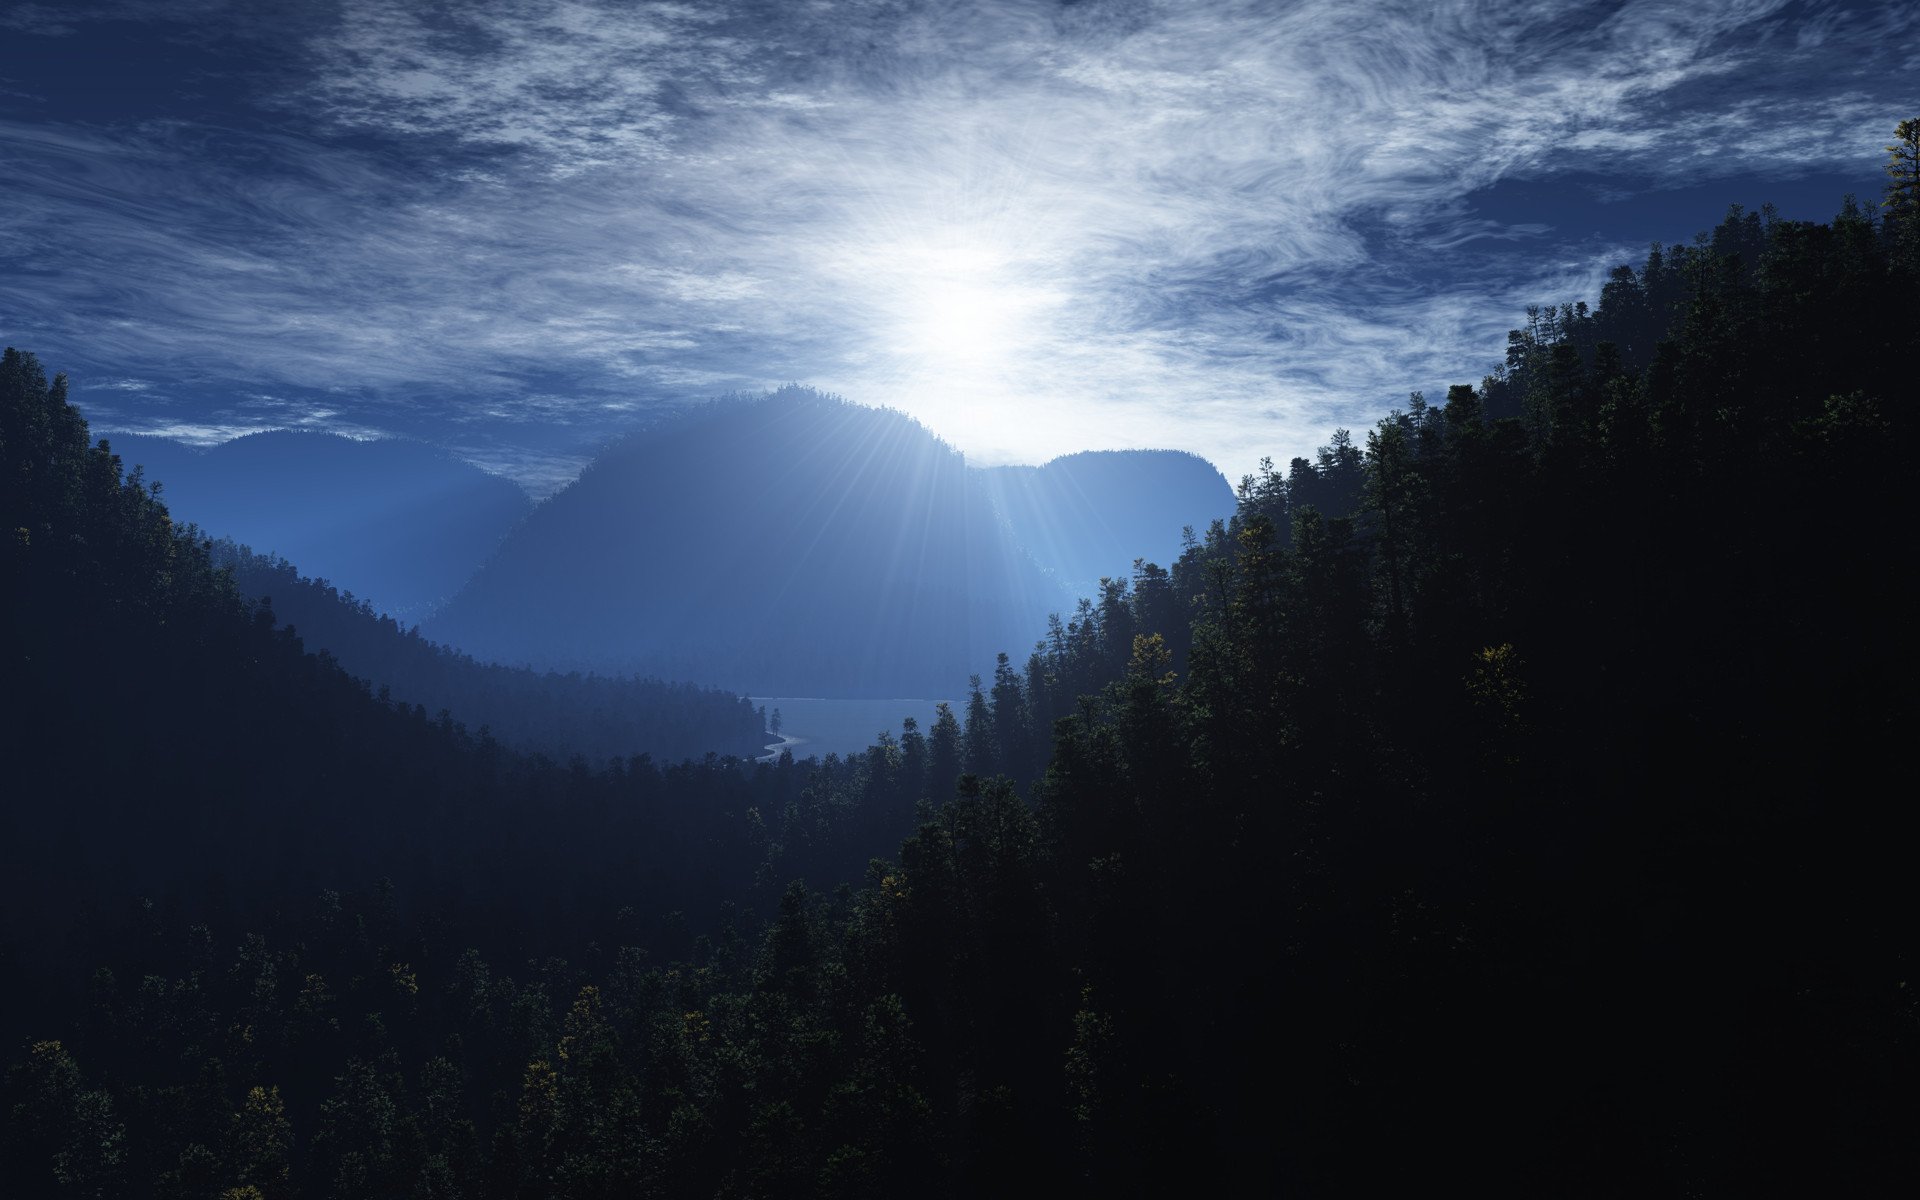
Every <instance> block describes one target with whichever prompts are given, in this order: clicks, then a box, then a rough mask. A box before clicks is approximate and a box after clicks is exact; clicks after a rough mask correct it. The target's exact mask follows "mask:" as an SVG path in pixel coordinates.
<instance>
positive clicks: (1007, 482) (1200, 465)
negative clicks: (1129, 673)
mask: <svg viewBox="0 0 1920 1200" xmlns="http://www.w3.org/2000/svg"><path fill="white" fill-rule="evenodd" d="M975 474H976V476H977V478H978V479H979V480H980V482H981V484H982V486H983V487H984V488H985V490H986V492H987V495H988V496H989V497H990V498H991V500H992V501H993V505H994V508H995V509H996V510H997V511H998V512H999V513H1000V514H1001V515H1002V516H1003V517H1005V518H1006V521H1007V524H1008V526H1009V527H1010V528H1011V529H1012V530H1013V536H1014V538H1015V540H1016V541H1018V542H1019V544H1020V546H1021V548H1022V549H1024V550H1026V552H1027V553H1028V554H1029V555H1031V556H1032V557H1033V559H1034V560H1035V561H1036V562H1038V563H1039V564H1040V565H1041V566H1043V567H1045V568H1046V569H1047V570H1049V571H1051V572H1053V573H1054V575H1055V576H1056V577H1057V578H1058V579H1059V580H1060V581H1061V583H1062V584H1064V585H1065V586H1066V587H1067V589H1068V590H1070V591H1071V592H1073V593H1074V594H1075V595H1079V596H1091V595H1093V594H1094V593H1095V591H1096V590H1097V588H1098V586H1099V582H1100V579H1101V577H1103V576H1107V577H1112V578H1124V577H1126V576H1128V575H1130V574H1131V573H1132V571H1133V560H1134V559H1136V558H1145V559H1147V560H1149V561H1151V562H1156V563H1159V564H1160V565H1161V566H1167V565H1168V564H1170V563H1172V562H1173V560H1175V559H1177V558H1179V557H1180V537H1181V530H1182V529H1183V528H1184V527H1185V526H1187V525H1191V526H1193V527H1194V529H1195V530H1196V531H1197V532H1200V533H1204V532H1205V531H1206V528H1207V525H1208V524H1209V523H1210V522H1212V521H1214V520H1216V519H1225V518H1227V517H1231V516H1232V515H1233V511H1234V495H1233V489H1232V488H1231V487H1229V486H1228V485H1227V481H1226V479H1225V478H1223V477H1222V476H1221V474H1220V472H1219V471H1217V470H1215V469H1214V466H1213V464H1212V463H1210V462H1208V461H1207V460H1206V459H1204V458H1201V457H1199V456H1198V455H1194V454H1186V453H1183V452H1181V451H1177V450H1094V451H1087V452H1085V453H1081V454H1069V455H1066V456H1064V457H1061V458H1056V459H1054V460H1053V461H1052V462H1049V463H1047V464H1046V465H1045V466H1039V467H987V468H982V469H978V470H976V472H975Z"/></svg>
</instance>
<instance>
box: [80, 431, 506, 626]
mask: <svg viewBox="0 0 1920 1200" xmlns="http://www.w3.org/2000/svg"><path fill="white" fill-rule="evenodd" d="M114 446H115V448H116V449H117V450H118V451H119V453H120V456H121V458H122V460H123V461H124V462H125V463H126V464H127V467H128V469H129V470H131V469H133V468H135V467H140V466H144V467H146V468H147V470H146V476H147V478H148V479H150V480H158V481H160V482H161V483H163V484H164V485H165V496H166V502H167V508H168V510H169V511H170V512H171V513H172V514H173V517H174V519H175V520H178V521H183V522H186V521H190V522H192V523H194V524H196V525H199V526H200V527H201V528H202V529H204V530H206V531H207V532H208V533H210V534H212V535H213V536H215V537H224V538H231V539H232V540H233V541H235V542H237V543H239V544H241V545H243V546H251V547H253V548H254V549H255V550H258V551H260V552H261V553H263V554H276V555H279V556H280V557H282V558H284V559H286V560H287V561H289V562H291V563H293V564H294V565H295V566H297V567H299V568H300V570H301V571H303V572H305V573H306V574H307V575H308V576H310V577H311V578H314V579H323V580H326V581H327V582H329V583H331V584H333V585H334V586H335V587H337V588H339V589H340V590H341V591H343V592H347V593H350V594H352V595H353V596H355V597H357V598H358V599H361V600H366V601H369V602H371V603H372V604H373V606H374V607H375V608H377V609H379V610H380V611H381V612H384V613H388V614H390V615H392V616H394V617H396V618H398V619H400V620H403V621H418V620H420V619H421V618H423V617H425V616H426V615H427V614H428V613H429V612H431V611H432V610H433V608H434V607H435V606H436V605H438V604H439V603H441V602H442V601H444V600H446V599H447V598H448V597H449V596H452V595H453V594H454V592H456V591H458V590H459V588H460V585H461V584H463V583H465V582H466V581H467V579H468V577H469V576H471V575H472V574H473V573H474V571H476V570H478V569H479V567H480V564H481V563H483V562H485V561H486V558H487V555H489V554H491V553H492V552H493V549H494V547H495V546H496V545H498V544H499V541H500V539H501V537H502V536H503V535H504V534H505V533H506V531H507V530H508V529H509V528H511V527H512V526H513V524H514V522H516V521H518V520H519V519H520V518H521V517H523V516H525V515H526V514H527V513H528V512H529V511H530V510H531V509H532V507H533V505H532V503H531V502H530V501H529V500H528V499H527V495H526V493H525V492H523V491H521V490H520V488H519V486H518V485H517V484H515V483H513V482H512V481H511V480H507V479H503V478H501V477H500V476H498V475H489V474H488V473H487V472H485V471H482V470H480V469H479V468H478V467H475V466H473V465H472V464H470V463H467V462H463V461H462V460H460V459H458V458H455V457H454V456H453V455H451V454H448V453H446V452H445V451H442V450H437V449H434V448H433V447H431V446H426V445H423V444H421V443H419V442H410V441H406V440H404V439H399V438H391V439H384V440H379V441H362V440H357V439H354V438H347V437H340V436H338V435H335V434H329V433H307V432H297V431H292V430H278V431H274V432H269V433H255V434H249V435H247V436H245V437H239V438H235V439H233V440H232V441H229V442H223V443H221V444H220V445H218V446H215V447H213V448H211V449H208V450H194V449H191V448H188V447H183V446H181V445H179V444H178V443H175V442H169V441H166V440H164V439H161V438H152V437H119V438H115V439H114Z"/></svg>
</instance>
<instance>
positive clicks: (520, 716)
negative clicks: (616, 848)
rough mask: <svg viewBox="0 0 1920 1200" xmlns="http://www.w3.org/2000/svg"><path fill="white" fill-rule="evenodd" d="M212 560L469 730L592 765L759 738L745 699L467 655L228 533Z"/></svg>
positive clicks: (744, 744)
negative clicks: (244, 544)
mask: <svg viewBox="0 0 1920 1200" xmlns="http://www.w3.org/2000/svg"><path fill="white" fill-rule="evenodd" d="M213 560H214V562H215V563H217V564H218V565H220V566H223V567H227V568H228V569H230V570H231V571H232V572H233V576H234V583H235V585H236V586H238V587H239V589H240V593H241V595H243V596H246V597H248V598H250V599H261V600H270V601H271V602H272V609H273V614H274V617H275V619H276V623H277V624H279V625H280V626H282V627H290V628H292V629H293V630H294V631H295V632H296V633H298V634H299V635H300V639H301V641H302V642H303V643H305V645H306V648H307V649H308V650H311V651H320V650H325V651H326V652H327V653H329V654H331V655H332V656H333V657H334V659H335V660H336V661H338V662H339V664H340V665H341V667H343V668H344V669H345V670H346V671H347V673H348V674H350V675H352V676H354V677H355V678H358V679H364V680H366V681H367V682H368V683H370V684H371V685H373V686H374V687H375V688H378V689H380V690H381V691H382V692H383V693H386V694H390V695H391V697H392V699H393V700H394V701H395V702H397V703H401V704H406V705H415V706H418V707H420V708H424V709H425V710H426V711H427V712H428V714H430V715H431V714H438V713H440V712H443V711H444V712H448V713H450V714H451V715H452V717H453V718H454V720H456V721H459V722H461V723H463V724H464V725H466V726H467V728H468V729H471V730H473V731H475V732H478V731H479V730H481V729H483V728H484V729H486V730H488V731H489V732H490V733H491V734H492V735H493V736H494V737H496V738H498V739H500V740H501V741H503V742H505V743H506V744H508V745H510V746H513V747H515V748H517V749H520V750H526V751H529V752H537V753H542V754H547V755H550V756H552V757H553V758H555V759H558V760H560V761H565V760H567V759H568V758H569V757H571V756H573V755H576V754H578V755H580V756H582V757H584V758H586V759H587V760H588V761H589V762H592V763H602V762H605V761H606V760H607V759H609V758H616V757H625V756H630V755H635V754H641V753H647V754H651V755H653V757H654V758H655V759H656V760H657V761H660V762H677V761H679V760H681V759H687V758H695V759H697V758H700V757H702V756H703V755H705V754H707V753H708V752H710V751H711V752H714V753H718V754H734V755H740V756H743V757H750V756H752V755H756V754H758V753H760V751H761V749H762V748H763V747H764V745H765V744H766V742H767V741H768V740H769V738H768V735H767V734H766V732H765V729H766V725H765V721H764V720H763V718H762V717H761V716H760V714H759V713H757V712H756V711H755V709H754V707H753V705H752V704H751V703H749V702H748V701H747V700H746V699H745V698H744V697H741V696H736V695H732V694H730V693H727V692H722V691H717V690H715V689H712V688H704V687H698V686H695V685H694V684H690V683H667V682H664V681H662V680H658V679H635V678H631V677H609V676H604V675H580V674H567V675H560V674H555V673H552V672H537V671H530V670H526V669H524V668H516V667H502V666H496V665H494V664H492V663H483V662H476V661H475V660H473V659H472V658H469V657H467V656H466V655H464V654H461V653H459V652H458V651H455V650H451V649H448V648H447V647H445V646H439V645H435V644H434V643H433V642H430V641H428V640H427V639H426V638H424V637H422V636H420V632H419V630H418V629H408V628H406V627H405V626H403V625H401V624H399V623H398V622H396V621H395V620H394V619H393V618H392V617H387V616H382V615H381V614H379V613H378V612H375V611H374V610H373V609H372V608H371V607H370V606H369V605H368V604H367V603H366V602H365V601H360V602H358V603H356V602H354V601H351V600H348V599H347V598H346V597H345V596H342V595H341V594H340V593H339V592H337V591H336V590H334V589H333V588H332V587H329V586H328V585H326V584H324V583H320V582H317V581H315V580H312V579H305V578H302V577H301V575H300V573H299V571H298V570H296V569H295V568H294V567H293V566H292V565H291V564H290V563H288V562H287V561H286V560H285V559H280V558H269V557H266V556H264V555H259V554H254V553H252V552H250V551H248V550H247V549H246V548H245V547H242V546H236V545H234V544H233V543H232V542H219V543H216V544H215V545H214V546H213Z"/></svg>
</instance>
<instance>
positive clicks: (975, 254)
mask: <svg viewBox="0 0 1920 1200" xmlns="http://www.w3.org/2000/svg"><path fill="white" fill-rule="evenodd" d="M882 270H883V272H884V277H885V284H884V285H883V286H884V288H885V292H886V293H887V295H886V301H885V303H886V307H887V309H888V310H889V312H890V315H891V316H892V318H893V320H892V323H891V327H890V328H888V329H886V330H885V331H884V332H883V334H882V337H883V339H884V343H885V348H886V350H887V351H889V352H890V353H892V354H894V355H897V356H898V357H899V358H901V359H902V360H905V361H903V363H902V366H903V367H905V368H906V369H907V370H909V371H910V372H931V373H935V374H941V375H947V376H949V377H952V376H959V377H962V378H970V379H973V380H975V381H978V382H986V381H987V380H989V379H994V378H998V377H1001V376H1004V375H1006V374H1009V373H1011V372H1013V371H1014V370H1016V369H1017V367H1018V365H1019V362H1020V359H1021V356H1022V353H1023V352H1024V351H1025V350H1026V348H1027V347H1029V346H1030V345H1032V344H1033V343H1034V341H1035V338H1036V334H1037V333H1038V332H1040V323H1041V322H1043V321H1044V320H1045V319H1046V310H1047V309H1049V308H1052V307H1053V306H1054V305H1055V304H1057V302H1058V296H1057V295H1055V294H1054V293H1052V292H1051V291H1049V290H1048V289H1046V288H1044V287H1041V286H1037V285H1036V284H1034V283H1032V282H1030V281H1029V280H1027V279H1024V278H1022V274H1023V272H1022V269H1021V265H1020V264H1019V263H1018V262H1016V261H1015V260H1014V259H1013V257H1012V256H1010V255H1009V254H1007V253H1006V252H1004V251H1002V250H999V249H998V248H996V247H993V246H991V245H989V244H986V243H983V242H978V241H968V240H965V239H962V238H959V237H957V236H947V237H942V238H935V239H930V240H928V241H925V242H920V243H917V244H916V243H909V244H905V245H896V246H894V247H890V248H889V250H888V252H887V253H886V255H885V256H884V266H883V267H882Z"/></svg>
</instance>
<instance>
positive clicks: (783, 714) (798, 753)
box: [747, 696, 964, 759]
mask: <svg viewBox="0 0 1920 1200" xmlns="http://www.w3.org/2000/svg"><path fill="white" fill-rule="evenodd" d="M747 699H749V700H751V701H753V704H754V707H756V708H761V707H764V708H765V709H766V710H767V715H768V716H769V718H771V716H772V715H773V710H774V709H776V708H777V709H779V710H780V732H781V735H782V736H783V737H785V738H786V739H787V740H786V741H785V742H784V743H782V742H780V741H779V740H778V739H776V738H773V737H771V736H770V737H769V738H768V739H767V740H768V741H769V742H772V743H773V745H772V746H771V747H769V753H768V754H767V755H766V757H767V758H768V759H771V758H773V757H774V756H776V755H777V754H778V753H779V752H780V750H781V749H783V748H784V749H787V750H791V751H793V756H794V757H795V758H808V757H818V758H825V757H826V756H827V755H829V754H838V755H840V756H842V757H845V756H846V755H849V754H857V753H859V752H861V751H863V750H865V749H866V748H867V747H868V746H871V745H872V744H873V743H874V741H875V740H876V739H877V738H878V737H879V735H880V731H881V730H883V729H884V730H886V731H887V732H889V733H891V734H893V736H894V737H896V738H897V737H899V736H900V722H901V720H902V719H903V718H906V717H912V718H913V719H914V720H916V721H918V722H920V732H921V733H926V732H928V731H929V730H931V729H932V728H933V717H934V706H935V705H936V704H938V703H939V701H937V700H822V699H820V698H819V697H815V696H749V697H747ZM948 703H949V704H953V709H954V715H955V716H956V717H957V716H959V715H960V714H961V713H962V712H963V711H964V710H963V709H962V708H961V706H960V705H958V704H954V702H953V701H948Z"/></svg>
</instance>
